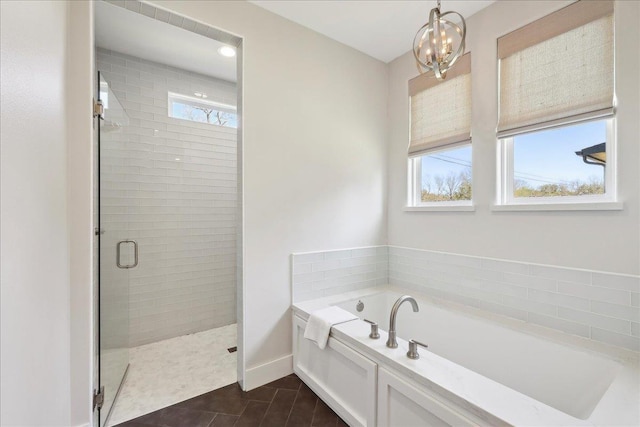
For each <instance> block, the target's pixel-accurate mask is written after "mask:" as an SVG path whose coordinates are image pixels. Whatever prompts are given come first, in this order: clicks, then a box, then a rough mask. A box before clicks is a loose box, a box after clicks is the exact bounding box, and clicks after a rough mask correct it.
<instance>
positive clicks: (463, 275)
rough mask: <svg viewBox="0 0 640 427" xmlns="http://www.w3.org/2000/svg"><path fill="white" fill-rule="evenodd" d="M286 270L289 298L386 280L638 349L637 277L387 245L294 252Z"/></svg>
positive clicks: (639, 309) (639, 292) (639, 310)
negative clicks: (289, 271) (290, 290)
mask: <svg viewBox="0 0 640 427" xmlns="http://www.w3.org/2000/svg"><path fill="white" fill-rule="evenodd" d="M358 255H359V256H361V257H362V256H364V258H365V259H362V260H360V261H357V262H358V264H357V266H355V264H353V263H354V260H357V256H358ZM385 256H386V257H388V258H387V259H386V260H385ZM386 262H388V266H385V263H386ZM292 268H293V271H292V279H293V280H292V285H293V301H294V302H300V301H305V300H309V299H313V298H319V297H323V296H328V295H333V294H337V293H341V292H346V291H352V290H356V289H360V288H363V287H370V286H380V285H384V284H390V285H394V286H400V287H404V288H408V289H415V290H416V291H418V292H422V293H425V294H430V295H433V296H435V297H439V298H442V299H447V300H451V301H455V302H458V303H461V304H465V305H469V306H472V307H476V308H479V309H482V310H486V311H489V312H492V313H496V314H501V315H504V316H508V317H512V318H515V319H519V320H522V321H525V322H530V323H534V324H537V325H541V326H545V327H549V328H553V329H557V330H560V331H563V332H566V333H569V334H573V335H579V336H582V337H585V338H590V339H592V340H596V341H602V342H605V343H608V344H613V345H616V346H621V347H625V348H627V349H631V350H634V351H640V307H639V304H640V303H639V295H640V276H630V275H620V274H613V273H603V272H595V271H587V270H579V269H572V268H563V267H555V266H541V265H534V264H527V263H522V262H512V261H505V260H494V259H486V258H480V257H471V256H464V255H457V254H449V253H442V252H432V251H425V250H419V249H410V248H400V247H395V246H388V247H385V246H376V247H369V248H362V249H350V250H336V251H327V252H314V253H307V254H294V255H293V256H292ZM358 268H363V270H358ZM384 273H388V276H387V277H385V276H384V275H383V274H384Z"/></svg>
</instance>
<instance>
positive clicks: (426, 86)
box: [409, 53, 471, 156]
mask: <svg viewBox="0 0 640 427" xmlns="http://www.w3.org/2000/svg"><path fill="white" fill-rule="evenodd" d="M409 96H410V97H411V142H410V144H409V155H410V156H416V155H419V154H422V153H424V152H425V151H428V150H432V149H434V148H440V147H443V146H446V145H452V144H458V143H463V142H469V141H471V54H470V53H467V54H465V55H463V56H462V57H460V59H459V60H458V61H457V62H456V64H455V65H454V66H453V67H452V68H451V70H449V71H448V72H447V78H446V79H445V80H443V81H440V80H437V79H436V78H435V76H434V74H433V72H429V73H425V74H421V75H419V76H418V77H415V78H413V79H411V80H409Z"/></svg>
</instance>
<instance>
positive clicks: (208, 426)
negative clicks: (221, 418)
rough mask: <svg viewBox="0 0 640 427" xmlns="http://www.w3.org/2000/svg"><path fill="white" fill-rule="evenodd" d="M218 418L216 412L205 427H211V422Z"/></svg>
mask: <svg viewBox="0 0 640 427" xmlns="http://www.w3.org/2000/svg"><path fill="white" fill-rule="evenodd" d="M216 418H218V413H217V412H216V414H215V415H214V416H213V418H211V421H209V424H207V427H211V426H212V425H213V422H214V421H215V419H216Z"/></svg>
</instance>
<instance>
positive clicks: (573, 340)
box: [293, 288, 640, 426]
mask: <svg viewBox="0 0 640 427" xmlns="http://www.w3.org/2000/svg"><path fill="white" fill-rule="evenodd" d="M403 293H409V294H411V295H413V296H414V297H416V299H417V300H418V304H419V306H420V311H419V312H418V313H414V312H413V311H412V309H411V306H410V304H404V305H403V306H402V307H401V308H400V310H399V312H398V316H397V319H396V322H397V323H396V329H397V334H398V343H399V347H398V348H397V349H389V348H387V347H386V346H385V342H386V338H387V335H386V331H387V330H388V322H389V314H390V309H391V306H392V305H393V303H394V302H395V301H396V300H397V298H398V297H399V296H401V295H402V294H403ZM360 301H361V302H362V303H363V304H364V309H363V310H362V311H360V312H359V311H357V309H356V305H357V303H358V302H360ZM328 305H337V306H339V307H341V308H343V309H345V310H347V311H350V312H352V313H353V314H355V315H357V316H358V317H360V319H369V320H372V321H375V322H377V323H378V324H379V327H380V329H381V332H380V335H381V337H380V338H379V339H378V340H374V339H371V338H369V336H368V335H369V331H370V327H369V325H368V324H367V323H365V322H363V321H361V320H355V321H352V322H347V323H344V324H341V325H336V326H334V327H333V328H332V331H331V339H330V344H331V343H333V347H332V349H330V350H329V352H327V353H323V351H322V350H319V349H317V347H315V348H314V345H313V344H310V342H305V341H304V339H303V338H301V337H300V334H301V333H302V332H303V327H304V323H305V321H306V319H308V315H309V313H311V312H312V311H314V310H316V309H319V308H322V307H325V306H328ZM293 316H294V326H295V327H294V371H295V372H296V373H298V375H299V376H301V378H303V380H305V382H307V383H308V385H309V386H310V387H311V388H312V389H313V390H314V391H315V392H316V393H318V394H319V395H320V396H321V397H323V399H325V401H327V403H328V404H329V406H331V407H332V408H333V409H334V410H335V411H336V412H338V413H339V414H340V415H342V416H343V418H344V419H345V420H347V422H348V423H349V424H350V425H363V426H365V425H368V426H375V425H379V426H386V425H399V426H410V425H535V426H551V425H556V426H568V425H576V426H582V425H584V426H596V425H600V426H612V425H621V426H622V425H625V426H637V425H640V413H639V412H640V391H639V385H638V382H639V381H640V370H639V369H638V356H637V353H634V352H630V351H626V350H622V349H616V348H613V347H610V346H604V345H600V344H598V343H595V342H592V341H589V340H585V339H583V338H580V337H575V336H570V335H566V334H563V333H560V332H557V331H552V330H548V329H546V328H542V327H537V326H535V325H530V324H526V323H524V322H520V321H516V320H512V319H507V318H503V317H501V316H497V315H491V314H487V313H483V312H481V311H478V310H476V309H472V308H469V307H465V306H461V305H458V304H454V303H450V302H445V301H440V300H437V299H434V298H431V297H428V296H425V295H416V293H415V291H411V292H403V291H402V290H401V289H394V288H384V289H382V290H381V289H380V288H376V289H369V290H363V291H359V292H355V293H354V292H351V293H347V294H342V295H335V296H331V297H326V298H322V299H318V300H313V301H306V302H301V303H297V304H294V306H293ZM409 339H415V340H417V341H420V342H423V343H425V344H428V346H429V347H428V349H427V350H425V349H422V348H420V349H419V353H420V355H421V357H420V359H418V360H411V359H409V358H407V357H406V352H407V349H408V343H407V340H409ZM330 347H331V345H330ZM332 352H333V353H332ZM351 352H353V353H351ZM334 353H335V354H334ZM332 357H333V358H334V359H337V360H332V359H331V358H332ZM332 371H336V372H335V374H334V377H333V379H332V373H331V372H332ZM342 383H345V384H342ZM354 414H355V415H354ZM412 417H413V418H412ZM430 417H433V418H430ZM418 420H420V421H418ZM427 420H429V421H427Z"/></svg>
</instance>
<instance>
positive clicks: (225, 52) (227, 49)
mask: <svg viewBox="0 0 640 427" xmlns="http://www.w3.org/2000/svg"><path fill="white" fill-rule="evenodd" d="M218 53H219V54H220V55H222V56H226V57H227V58H232V57H234V56H236V50H235V48H233V47H231V46H222V47H220V48H218Z"/></svg>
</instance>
